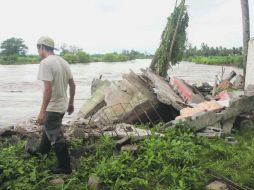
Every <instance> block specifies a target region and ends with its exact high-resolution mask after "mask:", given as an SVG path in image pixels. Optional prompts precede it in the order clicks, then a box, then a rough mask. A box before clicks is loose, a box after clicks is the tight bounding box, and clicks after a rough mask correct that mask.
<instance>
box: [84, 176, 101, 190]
mask: <svg viewBox="0 0 254 190" xmlns="http://www.w3.org/2000/svg"><path fill="white" fill-rule="evenodd" d="M87 185H88V189H91V190H95V189H101V180H100V178H99V177H97V176H94V175H92V176H90V177H89V180H88V184H87Z"/></svg>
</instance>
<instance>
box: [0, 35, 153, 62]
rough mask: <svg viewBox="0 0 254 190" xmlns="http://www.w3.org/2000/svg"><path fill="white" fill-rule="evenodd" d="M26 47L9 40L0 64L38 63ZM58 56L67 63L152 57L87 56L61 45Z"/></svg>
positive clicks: (130, 54) (4, 44)
mask: <svg viewBox="0 0 254 190" xmlns="http://www.w3.org/2000/svg"><path fill="white" fill-rule="evenodd" d="M27 51H28V47H27V46H26V44H25V43H24V40H23V39H22V38H14V37H12V38H9V39H6V40H4V41H3V42H2V43H1V45H0V64H21V63H38V62H39V57H38V56H37V55H27ZM60 56H62V57H63V58H64V59H66V60H67V61H68V62H69V63H89V62H124V61H129V60H135V59H149V58H151V57H152V55H150V54H147V53H140V52H138V51H135V50H130V51H129V50H123V51H122V52H121V53H117V52H113V53H106V54H89V53H87V52H85V51H84V50H83V49H81V48H78V47H77V46H69V45H67V44H63V45H62V46H61V47H60Z"/></svg>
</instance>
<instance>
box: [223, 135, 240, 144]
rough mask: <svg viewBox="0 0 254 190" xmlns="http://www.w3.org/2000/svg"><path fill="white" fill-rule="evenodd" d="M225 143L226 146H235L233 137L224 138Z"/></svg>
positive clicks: (235, 141)
mask: <svg viewBox="0 0 254 190" xmlns="http://www.w3.org/2000/svg"><path fill="white" fill-rule="evenodd" d="M225 143H227V144H236V143H237V140H236V139H235V137H226V138H225Z"/></svg>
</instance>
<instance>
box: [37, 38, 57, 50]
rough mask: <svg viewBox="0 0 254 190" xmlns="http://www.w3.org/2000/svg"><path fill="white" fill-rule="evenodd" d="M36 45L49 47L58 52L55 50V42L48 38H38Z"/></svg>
mask: <svg viewBox="0 0 254 190" xmlns="http://www.w3.org/2000/svg"><path fill="white" fill-rule="evenodd" d="M37 45H45V46H48V47H51V48H53V49H55V50H58V49H56V48H55V42H54V40H53V39H52V38H50V37H48V36H42V37H40V38H39V40H38V42H37Z"/></svg>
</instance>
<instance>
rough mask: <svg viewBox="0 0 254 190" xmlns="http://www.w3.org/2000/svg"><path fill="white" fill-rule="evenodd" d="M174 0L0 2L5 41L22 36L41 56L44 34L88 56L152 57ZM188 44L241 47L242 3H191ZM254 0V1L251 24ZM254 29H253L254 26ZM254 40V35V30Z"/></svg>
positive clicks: (195, 0)
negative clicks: (127, 52)
mask: <svg viewBox="0 0 254 190" xmlns="http://www.w3.org/2000/svg"><path fill="white" fill-rule="evenodd" d="M174 2H175V1H174V0H106V1H105V0H73V1H70V0H43V1H38V0H23V1H20V0H1V2H0V24H1V29H0V41H2V40H4V39H6V38H9V37H13V36H14V37H21V38H23V39H24V40H25V42H26V44H27V45H28V46H29V48H30V52H32V53H36V49H35V44H36V42H37V39H38V38H39V37H40V36H41V35H47V36H51V37H52V38H54V39H55V41H56V43H57V44H61V43H64V42H65V43H68V44H75V45H77V46H79V47H81V48H83V49H84V50H86V51H88V52H89V53H95V52H108V51H118V50H122V49H132V48H133V49H137V50H140V51H149V52H153V51H154V50H155V49H156V48H157V46H158V44H159V42H160V35H161V32H162V30H163V28H164V26H165V24H166V21H167V20H166V18H167V17H168V16H169V14H170V12H171V11H172V9H173V7H174ZM187 3H188V5H189V12H190V26H189V29H188V34H189V37H188V38H189V40H190V42H191V43H193V44H195V45H199V44H200V43H201V42H206V43H208V44H210V45H214V46H215V45H217V46H218V45H223V46H228V47H231V46H240V45H241V43H242V23H241V7H240V0H213V1H211V0H187ZM252 7H253V0H251V1H250V9H251V10H250V13H251V19H252V18H253V13H252V12H253V10H252ZM251 24H252V28H253V22H252V23H251ZM252 36H253V31H252Z"/></svg>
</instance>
